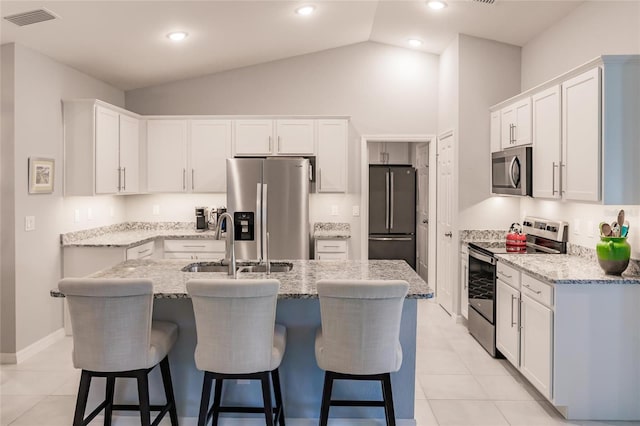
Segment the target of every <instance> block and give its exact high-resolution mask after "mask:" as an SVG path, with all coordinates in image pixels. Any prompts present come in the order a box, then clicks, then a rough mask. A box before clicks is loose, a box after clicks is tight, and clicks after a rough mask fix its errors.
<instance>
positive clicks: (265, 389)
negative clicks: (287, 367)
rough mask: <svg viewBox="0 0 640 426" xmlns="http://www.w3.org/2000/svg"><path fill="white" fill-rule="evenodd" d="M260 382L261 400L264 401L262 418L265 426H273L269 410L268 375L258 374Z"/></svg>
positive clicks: (269, 391) (269, 383)
mask: <svg viewBox="0 0 640 426" xmlns="http://www.w3.org/2000/svg"><path fill="white" fill-rule="evenodd" d="M260 382H261V383H262V400H263V401H264V417H265V420H266V425H267V426H273V409H272V408H271V381H270V379H269V373H268V372H264V373H261V374H260Z"/></svg>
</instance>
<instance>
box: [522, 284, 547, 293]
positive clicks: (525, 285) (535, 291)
mask: <svg viewBox="0 0 640 426" xmlns="http://www.w3.org/2000/svg"><path fill="white" fill-rule="evenodd" d="M522 285H523V286H524V287H526V288H528V289H529V290H531V291H532V292H534V293H535V294H542V291H541V290H534V289H533V288H531V286H530V285H528V284H522Z"/></svg>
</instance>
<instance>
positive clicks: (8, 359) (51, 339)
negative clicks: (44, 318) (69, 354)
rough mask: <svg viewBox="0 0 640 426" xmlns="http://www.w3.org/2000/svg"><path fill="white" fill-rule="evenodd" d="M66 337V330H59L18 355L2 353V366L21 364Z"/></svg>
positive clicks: (0, 355)
mask: <svg viewBox="0 0 640 426" xmlns="http://www.w3.org/2000/svg"><path fill="white" fill-rule="evenodd" d="M64 336H65V333H64V328H59V329H57V330H56V331H54V332H53V333H51V334H49V335H48V336H45V337H43V338H42V339H40V340H38V341H37V342H34V343H32V344H30V345H29V346H27V347H26V348H24V349H21V350H19V351H18V352H16V353H0V364H20V363H21V362H24V361H26V360H27V359H29V358H31V357H32V356H34V355H35V354H37V353H38V352H40V351H42V350H44V349H46V348H48V347H49V346H51V345H53V344H54V343H56V342H58V341H60V340H62V339H63V338H64Z"/></svg>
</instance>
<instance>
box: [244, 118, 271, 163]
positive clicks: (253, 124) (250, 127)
mask: <svg viewBox="0 0 640 426" xmlns="http://www.w3.org/2000/svg"><path fill="white" fill-rule="evenodd" d="M272 149H273V120H236V121H235V149H234V151H235V155H270V154H271V153H272V152H273V151H272Z"/></svg>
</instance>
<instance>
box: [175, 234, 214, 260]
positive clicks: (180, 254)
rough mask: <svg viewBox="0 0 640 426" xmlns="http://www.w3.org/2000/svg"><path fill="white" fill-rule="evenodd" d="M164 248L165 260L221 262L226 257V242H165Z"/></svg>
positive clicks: (199, 240) (201, 240)
mask: <svg viewBox="0 0 640 426" xmlns="http://www.w3.org/2000/svg"><path fill="white" fill-rule="evenodd" d="M163 247H164V258H165V259H193V260H221V259H224V255H225V240H207V239H184V240H182V239H181V240H164V243H163Z"/></svg>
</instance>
